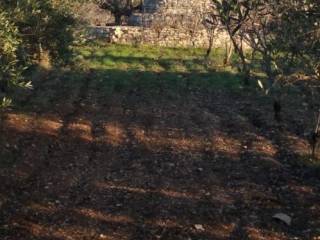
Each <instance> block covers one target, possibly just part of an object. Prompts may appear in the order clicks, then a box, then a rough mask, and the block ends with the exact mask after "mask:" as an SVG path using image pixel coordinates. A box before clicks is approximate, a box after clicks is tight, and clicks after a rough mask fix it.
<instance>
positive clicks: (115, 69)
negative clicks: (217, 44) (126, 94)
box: [76, 42, 241, 90]
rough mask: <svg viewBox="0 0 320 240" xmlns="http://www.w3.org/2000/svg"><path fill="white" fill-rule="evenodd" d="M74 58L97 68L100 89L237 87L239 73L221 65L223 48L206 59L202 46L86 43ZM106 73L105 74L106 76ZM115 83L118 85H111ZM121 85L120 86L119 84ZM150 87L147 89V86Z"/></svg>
mask: <svg viewBox="0 0 320 240" xmlns="http://www.w3.org/2000/svg"><path fill="white" fill-rule="evenodd" d="M76 52H77V57H76V58H77V59H79V61H81V62H82V63H83V64H84V65H85V66H86V67H88V68H93V69H96V70H97V72H99V73H100V74H101V75H100V80H101V79H103V82H104V83H105V86H103V87H102V89H106V88H107V89H109V90H110V89H115V88H116V89H121V88H124V89H128V88H132V87H135V86H137V85H139V86H141V87H142V88H149V87H155V86H159V84H165V85H166V86H165V87H167V88H170V89H171V88H173V89H175V90H177V89H185V88H188V89H190V88H199V87H200V88H216V87H227V88H239V87H240V85H241V77H240V76H239V75H238V74H237V71H236V70H235V69H234V68H232V67H224V66H223V65H222V62H223V57H224V50H223V49H214V50H213V51H212V54H211V56H210V57H209V59H205V58H204V55H205V49H199V48H164V47H156V46H143V45H139V46H130V45H119V44H106V43H101V42H93V43H89V44H87V45H85V46H82V47H78V48H77V49H76ZM105 76H108V77H105ZM113 85H116V86H117V87H115V86H113ZM121 86H122V87H121ZM149 90H150V89H149Z"/></svg>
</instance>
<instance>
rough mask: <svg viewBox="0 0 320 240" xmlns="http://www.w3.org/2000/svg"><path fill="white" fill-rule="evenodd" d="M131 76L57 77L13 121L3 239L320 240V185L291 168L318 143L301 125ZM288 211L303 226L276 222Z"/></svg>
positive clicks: (248, 104) (38, 88)
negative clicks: (295, 127)
mask: <svg viewBox="0 0 320 240" xmlns="http://www.w3.org/2000/svg"><path fill="white" fill-rule="evenodd" d="M53 74H54V73H53ZM112 74H115V75H121V74H123V75H122V77H123V79H121V78H120V77H119V79H117V80H115V79H114V78H110V76H112ZM127 74H128V73H126V72H123V73H121V71H115V70H98V69H91V70H90V71H89V72H87V73H86V72H85V73H84V72H76V73H75V72H66V73H64V74H62V75H57V76H56V77H54V76H50V77H48V79H47V80H43V81H41V82H40V81H39V82H35V90H34V92H33V93H32V95H30V96H28V95H27V96H22V97H21V99H23V100H24V101H26V102H25V103H23V102H22V101H21V102H22V103H23V104H22V105H21V106H20V107H17V108H15V109H12V110H8V111H7V112H5V113H4V115H3V116H4V117H3V121H2V123H1V138H2V139H1V145H0V149H1V156H3V153H5V155H4V156H6V158H9V161H10V160H11V161H12V163H13V164H12V165H10V166H9V165H7V166H3V167H2V168H1V171H0V180H1V182H2V185H1V186H0V197H1V205H0V209H1V213H2V214H1V218H0V226H1V227H0V236H1V237H3V238H4V239H19V238H23V239H166V240H167V239H168V240H170V239H175V240H176V239H199V240H200V239H202V240H203V239H261V238H262V237H264V238H267V239H292V238H294V237H298V238H309V239H311V238H312V237H314V236H317V234H319V232H318V230H317V229H319V227H320V222H319V221H318V219H319V217H320V216H319V205H318V203H319V200H320V196H319V180H317V179H316V178H314V177H313V176H311V177H310V176H309V177H306V176H301V174H299V173H297V172H296V171H294V169H292V167H291V165H290V163H291V161H293V160H294V159H299V158H300V157H301V155H303V154H305V153H306V152H305V151H306V146H305V144H306V143H305V141H304V140H303V139H302V137H301V136H300V135H298V134H296V133H295V132H294V131H290V129H291V125H288V126H285V127H284V128H283V129H279V127H278V125H277V124H275V123H274V121H273V120H272V114H266V112H267V113H268V110H270V109H269V104H267V103H268V102H267V101H268V100H266V99H264V98H262V99H261V100H257V101H252V100H253V99H257V97H256V96H255V97H253V96H252V95H250V93H246V94H245V95H243V94H242V93H239V92H235V91H228V90H226V89H224V90H222V89H221V88H215V87H214V85H210V86H211V87H208V85H206V84H207V83H205V84H202V83H199V82H197V81H196V80H194V84H193V85H190V86H188V85H185V83H183V84H181V82H177V85H172V83H171V82H168V83H167V82H166V81H162V78H161V75H160V77H159V78H157V79H150V78H149V80H150V82H148V78H146V79H144V80H142V79H143V78H141V75H140V74H142V75H143V74H148V73H145V72H144V73H141V72H139V71H137V72H132V73H131V74H132V75H131V76H132V78H130V79H126V78H127ZM150 74H151V75H152V76H157V74H156V73H150ZM163 74H166V73H163ZM177 75H179V74H177ZM188 77H189V75H188V74H185V75H184V76H183V78H188ZM213 79H214V76H213ZM140 81H141V82H140ZM117 84H119V86H118V85H117ZM148 84H150V85H148ZM196 84H198V85H196ZM264 101H265V102H264ZM294 123H295V122H294V120H292V123H291V124H294ZM284 144H287V145H288V146H291V148H290V147H288V146H287V145H284ZM297 149H298V150H299V149H302V150H301V151H300V152H299V151H298V150H297ZM293 150H297V151H296V152H295V151H293ZM279 212H283V213H286V214H288V215H290V216H292V217H293V223H292V226H290V227H289V226H286V225H285V224H283V223H281V222H276V221H275V220H274V219H272V216H273V215H274V214H275V213H279Z"/></svg>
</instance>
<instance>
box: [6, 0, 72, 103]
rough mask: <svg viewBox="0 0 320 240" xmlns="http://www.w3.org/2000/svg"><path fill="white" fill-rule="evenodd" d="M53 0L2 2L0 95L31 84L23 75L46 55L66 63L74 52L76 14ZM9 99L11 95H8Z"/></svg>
mask: <svg viewBox="0 0 320 240" xmlns="http://www.w3.org/2000/svg"><path fill="white" fill-rule="evenodd" d="M55 3H56V1H54V0H15V1H8V0H5V1H1V2H0V88H1V89H0V90H1V91H0V97H2V98H3V97H4V96H6V95H8V94H10V90H12V89H14V88H15V87H17V86H18V87H24V88H26V87H31V84H30V82H28V81H27V82H25V81H24V80H23V79H24V77H25V76H26V75H25V74H26V72H27V70H28V68H29V67H30V66H31V65H35V64H39V63H40V62H41V61H42V60H43V59H44V57H46V58H47V59H46V61H48V62H49V63H50V64H54V65H55V64H64V63H66V62H67V61H68V56H71V54H70V53H71V51H70V45H71V43H72V41H73V37H72V28H71V26H72V24H73V18H72V17H71V15H70V14H69V13H68V11H67V8H66V7H64V5H61V4H59V5H57V4H55ZM7 99H8V98H7Z"/></svg>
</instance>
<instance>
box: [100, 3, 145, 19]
mask: <svg viewBox="0 0 320 240" xmlns="http://www.w3.org/2000/svg"><path fill="white" fill-rule="evenodd" d="M95 2H96V3H97V4H98V5H99V7H100V8H102V9H106V10H109V11H110V12H111V13H112V14H113V15H114V17H115V23H116V24H117V25H121V23H122V17H123V16H126V17H128V16H130V15H131V14H132V12H133V11H135V10H137V9H140V8H141V7H142V0H95Z"/></svg>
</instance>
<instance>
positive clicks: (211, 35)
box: [206, 33, 214, 58]
mask: <svg viewBox="0 0 320 240" xmlns="http://www.w3.org/2000/svg"><path fill="white" fill-rule="evenodd" d="M213 40H214V37H213V33H211V34H210V37H209V46H208V49H207V52H206V58H209V56H210V54H211V52H212V47H213Z"/></svg>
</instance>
